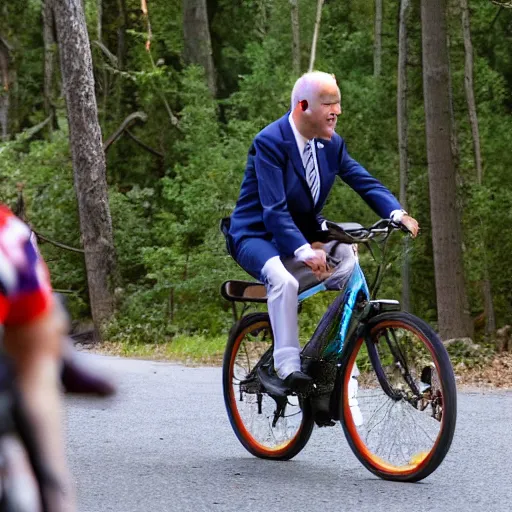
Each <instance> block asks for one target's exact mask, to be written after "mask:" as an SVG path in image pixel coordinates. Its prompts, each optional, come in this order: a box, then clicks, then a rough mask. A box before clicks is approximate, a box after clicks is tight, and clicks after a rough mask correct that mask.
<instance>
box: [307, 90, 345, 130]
mask: <svg viewBox="0 0 512 512" xmlns="http://www.w3.org/2000/svg"><path fill="white" fill-rule="evenodd" d="M340 101H341V99H340V90H339V89H338V86H337V85H336V84H335V83H332V84H319V86H318V89H317V91H316V94H314V97H313V101H312V102H311V104H310V105H309V108H310V110H311V112H310V113H309V115H308V116H307V119H308V124H309V128H310V129H311V132H312V133H313V134H314V135H313V136H314V137H316V138H320V139H327V140H331V138H332V136H333V135H334V129H335V128H336V121H337V119H338V116H339V115H340V114H341V104H340Z"/></svg>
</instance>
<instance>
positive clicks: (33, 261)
mask: <svg viewBox="0 0 512 512" xmlns="http://www.w3.org/2000/svg"><path fill="white" fill-rule="evenodd" d="M30 235H31V232H30V229H29V228H28V226H26V225H25V224H24V223H23V222H21V221H20V220H19V219H18V218H17V217H15V216H14V215H13V214H12V213H11V212H10V210H8V209H7V208H6V207H5V206H3V205H0V324H1V325H3V328H4V335H3V346H4V350H5V352H6V353H7V354H8V355H9V356H11V358H12V359H13V362H14V366H15V371H16V375H17V381H18V387H19V390H20V392H21V396H22V400H23V406H24V408H25V412H26V414H27V416H28V418H29V420H30V422H31V424H32V427H33V429H34V433H35V437H36V439H35V440H36V443H37V449H38V452H39V453H40V455H41V458H42V460H43V461H44V465H45V473H46V474H47V478H46V479H45V483H44V488H43V493H44V496H45V501H46V503H47V504H48V506H49V510H50V511H51V512H74V511H75V510H76V509H75V504H74V493H73V489H72V485H71V479H70V475H69V472H68V468H67V463H66V457H65V450H64V438H63V428H62V411H61V409H62V404H61V398H60V391H59V388H60V384H59V378H60V371H61V357H62V350H63V343H62V339H63V336H64V335H65V333H66V332H67V330H68V326H67V320H66V316H65V315H64V314H63V311H62V309H61V308H59V307H55V303H54V298H53V296H52V290H51V286H50V281H49V276H48V271H47V268H46V265H45V263H44V262H43V260H42V258H41V256H40V255H39V253H38V251H37V249H36V247H35V246H34V244H33V243H32V242H31V240H30Z"/></svg>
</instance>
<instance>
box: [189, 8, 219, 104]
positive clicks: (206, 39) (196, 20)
mask: <svg viewBox="0 0 512 512" xmlns="http://www.w3.org/2000/svg"><path fill="white" fill-rule="evenodd" d="M182 5H183V35H184V40H185V41H184V42H185V48H184V57H185V61H186V62H187V63H188V64H198V65H199V66H202V67H203V68H204V70H205V73H206V80H207V82H208V88H209V89H210V92H211V93H212V95H213V96H215V95H216V94H217V85H216V84H217V79H216V73H215V67H214V64H213V56H212V42H211V38H210V27H209V24H208V11H207V9H206V0H183V4H182Z"/></svg>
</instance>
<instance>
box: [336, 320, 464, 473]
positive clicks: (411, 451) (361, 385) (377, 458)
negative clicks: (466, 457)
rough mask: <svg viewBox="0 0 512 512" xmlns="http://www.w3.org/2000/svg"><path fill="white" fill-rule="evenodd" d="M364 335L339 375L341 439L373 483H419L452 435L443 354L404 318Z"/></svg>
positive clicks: (452, 396) (451, 398) (451, 389)
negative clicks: (372, 477)
mask: <svg viewBox="0 0 512 512" xmlns="http://www.w3.org/2000/svg"><path fill="white" fill-rule="evenodd" d="M367 333H368V334H367V336H366V338H363V337H361V338H360V339H358V340H357V341H355V342H354V347H353V348H352V350H350V352H349V356H348V361H347V364H346V365H344V368H343V373H342V375H341V381H342V383H343V393H342V399H341V418H342V424H343V429H344V431H345V436H346V437H347V440H348V442H349V445H350V447H351V448H352V450H353V452H354V453H355V455H356V456H357V457H358V459H359V460H360V461H361V462H362V464H363V465H364V466H365V467H366V468H367V469H369V470H370V471H371V472H373V473H374V474H376V475H377V476H379V477H381V478H384V479H387V480H396V481H406V482H416V481H418V480H422V479H423V478H425V477H426V476H428V475H429V474H430V473H432V472H433V471H434V470H435V469H436V468H437V467H438V466H439V465H440V464H441V462H442V461H443V459H444V457H445V456H446V454H447V452H448V450H449V448H450V445H451V442H452V439H453V433H454V430H455V422H456V416H457V395H456V387H455V377H454V374H453V369H452V365H451V363H450V359H449V356H448V353H447V352H446V349H445V348H444V346H443V344H442V342H441V340H440V339H439V338H438V336H437V335H436V333H435V332H434V331H433V330H432V329H431V328H430V327H429V326H428V325H427V324H426V323H425V322H423V321H422V320H420V319H419V318H416V317H414V316H413V315H410V314H408V313H403V312H394V313H384V314H382V315H379V316H377V317H375V318H374V319H372V320H371V322H370V323H369V325H368V331H367ZM354 364H357V368H358V369H359V372H356V375H357V373H359V375H358V376H357V377H355V382H354V380H353V379H354V377H352V376H351V375H352V369H353V368H354Z"/></svg>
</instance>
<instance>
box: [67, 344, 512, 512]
mask: <svg viewBox="0 0 512 512" xmlns="http://www.w3.org/2000/svg"><path fill="white" fill-rule="evenodd" d="M84 356H85V357H88V358H90V359H91V361H92V362H93V363H95V364H96V365H98V366H101V367H102V368H104V369H106V370H107V372H108V373H109V374H111V375H112V376H113V377H114V378H115V379H116V380H117V382H118V384H119V393H118V395H117V396H116V397H113V398H109V399H99V398H89V397H68V398H67V399H66V403H67V406H66V412H67V432H68V452H69V460H70V466H71V469H72V472H73V474H74V477H75V481H76V487H77V494H78V502H79V510H80V512H107V511H115V512H146V511H152V512H167V511H203V510H204V511H209V512H211V511H219V512H224V511H238V512H244V511H270V512H273V511H280V512H292V511H308V512H309V511H311V512H315V511H319V512H326V511H327V510H336V511H358V512H365V511H371V512H378V511H385V510H386V511H387V510H389V511H393V512H402V511H403V512H421V511H429V512H432V511H443V512H444V511H450V512H451V511H453V512H458V511H461V512H473V511H482V512H483V511H485V512H488V511H492V512H501V511H503V512H505V511H507V512H508V511H510V510H512V391H510V392H506V391H492V392H491V391H482V390H477V389H473V390H467V389H465V390H460V392H459V402H458V403H459V409H458V419H457V428H456V432H455V438H454V441H453V444H452V448H451V450H450V452H449V453H448V455H447V457H446V459H445V461H444V462H443V464H442V465H441V466H440V467H439V468H438V469H437V471H436V472H434V473H433V474H432V475H430V476H429V477H428V478H426V479H425V480H424V481H423V482H420V483H416V484H401V483H395V482H386V481H383V480H380V479H378V478H377V477H375V476H373V475H372V474H371V473H369V472H368V471H367V470H366V469H365V468H364V467H363V466H361V464H360V463H359V462H358V460H357V459H356V458H355V456H354V455H353V454H352V452H351V451H350V449H349V447H348V445H347V442H346V440H345V438H344V435H343V430H342V428H341V426H339V425H337V426H336V427H332V428H322V429H318V428H316V427H315V430H314V432H313V435H312V437H311V440H310V441H309V443H308V445H307V446H306V447H305V449H304V450H303V451H302V452H301V453H300V454H299V455H298V456H297V457H295V458H294V459H293V460H291V461H287V462H273V461H264V460H260V459H257V458H254V457H252V456H251V455H250V454H249V453H248V452H246V450H245V449H244V448H243V447H242V445H241V444H240V443H239V441H238V439H237V438H236V437H235V435H234V433H233V431H232V429H231V426H230V424H229V421H228V418H227V415H226V412H225V409H224V402H223V397H222V384H221V369H220V368H189V367H184V366H180V365H175V364H169V363H164V362H153V361H140V360H132V359H121V358H114V357H101V356H96V355H90V354H84Z"/></svg>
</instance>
